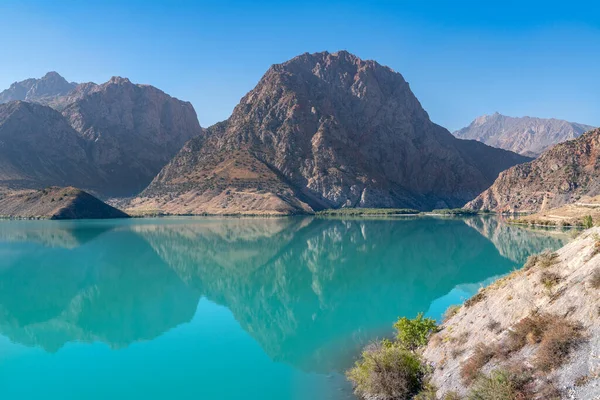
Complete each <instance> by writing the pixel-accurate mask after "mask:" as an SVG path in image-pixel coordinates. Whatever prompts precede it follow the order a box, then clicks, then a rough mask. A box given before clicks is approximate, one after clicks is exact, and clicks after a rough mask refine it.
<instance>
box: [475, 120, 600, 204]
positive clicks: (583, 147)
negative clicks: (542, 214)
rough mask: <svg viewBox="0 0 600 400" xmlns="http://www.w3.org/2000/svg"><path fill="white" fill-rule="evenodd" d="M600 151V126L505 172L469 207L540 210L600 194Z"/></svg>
mask: <svg viewBox="0 0 600 400" xmlns="http://www.w3.org/2000/svg"><path fill="white" fill-rule="evenodd" d="M599 154H600V129H595V130H593V131H590V132H587V133H585V134H583V135H581V136H580V137H578V138H577V139H574V140H569V141H567V142H564V143H560V144H557V145H556V146H554V147H552V148H551V149H550V150H548V151H546V152H544V153H543V154H542V155H541V156H540V157H539V158H537V159H535V160H533V161H531V162H528V163H525V164H521V165H517V166H514V167H512V168H510V169H508V170H506V171H504V172H502V173H501V174H500V176H499V177H498V179H497V180H496V182H494V184H493V185H492V186H491V187H490V188H489V189H487V190H486V191H484V192H483V193H481V194H480V195H479V196H477V198H476V199H474V200H473V201H471V202H469V203H468V204H467V205H466V207H467V208H472V209H476V210H483V209H487V210H493V211H502V212H536V211H542V210H546V209H549V208H554V207H559V206H561V205H564V204H569V203H572V202H575V201H577V200H579V199H580V198H581V197H582V196H596V195H600V163H598V155H599Z"/></svg>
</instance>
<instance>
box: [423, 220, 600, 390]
mask: <svg viewBox="0 0 600 400" xmlns="http://www.w3.org/2000/svg"><path fill="white" fill-rule="evenodd" d="M599 233H600V229H599V228H593V229H591V230H588V231H586V232H585V233H584V234H582V235H581V236H580V237H579V238H577V239H576V240H574V241H573V242H571V243H569V244H568V245H566V246H565V247H563V248H562V249H560V250H559V251H558V252H556V253H546V254H545V255H543V256H539V257H537V258H535V259H532V261H531V262H528V263H527V264H526V266H525V267H524V268H522V269H520V270H518V271H515V272H513V273H512V274H510V275H508V276H506V277H504V278H502V279H500V280H498V281H496V282H494V283H493V284H492V285H490V286H488V287H486V288H484V289H482V290H481V291H480V292H479V293H478V294H477V295H476V296H475V297H473V298H471V299H470V300H468V301H467V302H466V303H465V305H464V306H463V307H462V308H461V309H460V310H459V311H458V312H457V313H456V314H455V315H454V316H452V317H450V318H449V319H448V320H447V321H445V322H444V323H443V325H442V326H441V329H440V331H439V332H438V333H436V334H435V335H434V336H433V337H432V338H431V339H430V341H429V344H428V345H427V347H426V349H425V351H424V358H425V360H426V361H427V362H428V363H429V364H430V365H431V366H432V367H433V372H432V374H431V377H430V381H431V384H432V385H433V386H434V387H435V388H437V396H438V397H437V398H443V396H444V395H445V394H448V395H449V394H450V392H454V393H455V394H456V395H457V396H455V397H456V398H463V397H465V395H467V393H469V392H470V391H471V390H473V388H474V387H476V386H478V382H481V379H482V378H481V376H502V377H503V378H502V380H497V381H496V382H498V383H499V384H498V385H497V386H495V389H494V390H495V391H493V392H491V393H498V392H500V391H501V390H503V393H507V392H508V393H510V394H511V395H510V396H507V397H506V398H526V399H540V400H541V399H551V398H560V399H596V398H598V397H599V396H600V385H599V383H600V378H599V377H598V371H600V358H599V357H598V354H600V313H599V312H598V304H600V290H599V288H600V256H598V247H599V243H600V242H599V241H598V239H597V238H598V234H599ZM494 371H495V372H494ZM499 371H501V372H499ZM498 373H499V374H500V375H498ZM494 374H496V375H494ZM478 375H479V376H480V377H479V378H477V376H478ZM472 378H475V381H474V382H473V381H472ZM468 398H487V397H481V396H479V397H478V396H476V395H473V394H471V396H468Z"/></svg>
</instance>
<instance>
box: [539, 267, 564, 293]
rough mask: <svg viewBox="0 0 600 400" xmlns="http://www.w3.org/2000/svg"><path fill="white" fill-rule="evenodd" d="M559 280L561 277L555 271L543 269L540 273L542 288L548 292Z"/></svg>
mask: <svg viewBox="0 0 600 400" xmlns="http://www.w3.org/2000/svg"><path fill="white" fill-rule="evenodd" d="M561 280H562V277H561V276H560V275H559V274H557V273H555V272H549V271H543V272H542V275H540V282H541V284H542V285H544V288H545V289H546V290H547V291H549V292H550V291H551V290H552V289H553V288H554V286H556V285H558V284H559V283H560V281H561Z"/></svg>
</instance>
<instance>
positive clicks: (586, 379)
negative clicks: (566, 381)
mask: <svg viewBox="0 0 600 400" xmlns="http://www.w3.org/2000/svg"><path fill="white" fill-rule="evenodd" d="M591 380H592V377H591V376H589V375H583V376H580V377H579V378H577V379H575V386H577V387H579V386H585V385H587V384H588V383H589V382H590V381H591Z"/></svg>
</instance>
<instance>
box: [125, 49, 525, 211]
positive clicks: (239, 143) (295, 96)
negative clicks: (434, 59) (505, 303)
mask: <svg viewBox="0 0 600 400" xmlns="http://www.w3.org/2000/svg"><path fill="white" fill-rule="evenodd" d="M526 160H527V159H526V158H524V157H522V156H518V155H516V154H514V153H511V152H507V151H503V150H498V149H493V148H490V147H488V146H485V145H483V144H481V143H478V142H475V141H461V140H457V139H456V138H454V137H453V136H452V135H451V134H450V133H449V132H448V131H447V130H445V129H444V128H442V127H440V126H438V125H435V124H434V123H432V122H431V121H430V120H429V116H428V115H427V113H426V112H425V110H423V108H422V107H421V104H420V103H419V101H418V100H417V99H416V97H415V96H414V95H413V93H412V92H411V90H410V88H409V85H408V83H407V82H406V81H405V80H404V78H403V77H402V76H401V75H400V74H399V73H396V72H394V71H393V70H391V69H390V68H387V67H383V66H381V65H379V64H378V63H376V62H374V61H364V60H361V59H360V58H358V57H356V56H354V55H352V54H349V53H347V52H345V51H341V52H338V53H333V54H330V53H327V52H323V53H316V54H303V55H301V56H298V57H296V58H294V59H292V60H290V61H288V62H286V63H283V64H279V65H274V66H272V67H271V68H270V69H269V70H268V71H267V73H266V74H265V75H264V77H263V78H262V79H261V80H260V82H259V83H258V85H257V86H256V87H255V88H254V89H253V90H252V91H251V92H250V93H248V94H247V95H246V96H244V98H243V99H242V100H241V102H240V104H239V105H238V106H237V107H236V108H235V110H234V112H233V114H232V116H231V117H230V118H229V119H228V120H227V121H225V122H223V123H221V124H218V125H216V126H214V127H211V128H209V129H208V132H207V134H206V135H205V136H204V137H199V138H196V139H193V140H192V141H190V142H189V143H188V144H187V145H186V146H185V147H184V149H183V150H182V151H181V152H180V153H179V154H178V155H177V156H176V157H175V158H174V159H173V160H172V161H171V162H170V163H169V164H168V165H167V166H166V167H165V168H164V169H163V170H162V171H161V172H160V174H159V175H158V176H157V177H156V178H155V179H154V181H153V182H152V183H151V185H150V186H149V187H148V188H147V189H146V190H145V191H144V192H143V193H142V194H141V195H140V197H139V198H137V199H135V200H134V201H133V202H132V204H131V207H132V208H133V209H137V210H146V211H148V210H162V211H166V212H169V213H173V214H190V213H192V214H200V213H216V214H219V213H279V214H281V213H295V212H305V211H307V210H318V209H323V208H337V207H410V208H419V209H431V208H435V207H438V208H443V207H455V206H459V205H462V204H464V202H465V201H467V200H469V199H471V198H473V197H474V196H476V195H477V194H478V193H479V192H480V191H481V190H483V189H484V188H486V187H488V186H489V185H490V184H491V182H492V181H493V180H494V179H495V177H496V176H497V175H498V173H499V172H500V171H502V170H504V169H505V168H507V167H509V166H512V165H514V164H517V163H519V162H524V161H526Z"/></svg>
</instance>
